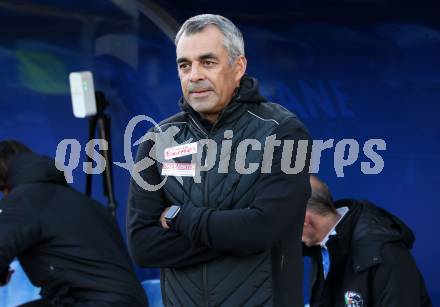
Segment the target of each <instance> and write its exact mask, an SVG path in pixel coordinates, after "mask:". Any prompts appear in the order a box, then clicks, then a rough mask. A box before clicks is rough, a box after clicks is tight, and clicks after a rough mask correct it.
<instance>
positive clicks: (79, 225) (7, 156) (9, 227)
mask: <svg viewBox="0 0 440 307" xmlns="http://www.w3.org/2000/svg"><path fill="white" fill-rule="evenodd" d="M0 190H1V191H2V192H3V194H4V197H3V199H2V200H1V201H0V272H1V276H3V277H4V278H5V280H3V283H6V282H7V279H8V277H9V275H10V274H9V273H8V272H9V264H10V263H11V261H12V260H13V259H14V258H15V257H17V258H18V260H19V262H20V264H21V266H22V267H23V269H24V271H25V273H26V274H27V276H28V277H29V279H30V281H31V282H32V284H33V285H35V286H37V287H41V293H40V294H41V300H39V301H35V302H31V303H28V304H26V305H25V306H56V307H59V306H60V307H61V306H66V307H67V306H103V307H104V306H108V307H110V306H113V307H121V306H124V307H126V306H127V307H144V306H147V305H148V304H147V300H146V297H145V294H144V291H143V289H142V287H141V285H140V283H139V282H138V280H137V279H136V276H135V274H134V271H133V269H132V266H131V263H130V257H129V255H128V252H127V250H126V247H125V245H124V242H123V239H122V236H121V234H120V232H119V229H118V226H117V224H116V222H115V220H114V218H112V216H111V215H110V213H109V212H107V210H106V209H105V208H104V207H103V206H102V205H101V204H99V203H97V202H95V201H94V200H92V199H91V198H88V197H86V196H84V195H82V194H81V193H79V192H78V191H76V190H75V189H73V188H71V187H69V186H68V185H67V183H66V181H65V179H64V174H63V173H62V172H60V171H59V170H57V168H56V167H55V161H54V160H52V159H50V158H48V157H44V156H40V155H37V154H34V153H32V152H30V150H29V149H28V148H27V147H26V146H25V145H23V144H20V143H18V142H16V141H2V142H0ZM12 278H13V276H12Z"/></svg>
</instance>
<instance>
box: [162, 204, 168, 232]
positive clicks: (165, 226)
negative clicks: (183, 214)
mask: <svg viewBox="0 0 440 307" xmlns="http://www.w3.org/2000/svg"><path fill="white" fill-rule="evenodd" d="M168 210H170V207H167V208H165V210H163V212H162V214H161V215H160V224H161V225H162V227H163V228H164V229H166V230H169V229H170V226H168V224H167V221H166V220H165V214H166V213H167V212H168Z"/></svg>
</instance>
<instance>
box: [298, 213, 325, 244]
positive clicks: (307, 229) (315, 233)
mask: <svg viewBox="0 0 440 307" xmlns="http://www.w3.org/2000/svg"><path fill="white" fill-rule="evenodd" d="M315 218H316V216H315V214H313V213H311V212H309V211H306V216H305V219H304V226H303V234H302V241H303V243H304V244H305V245H307V246H314V245H318V244H319V243H320V242H321V241H322V238H321V236H320V231H319V230H318V227H317V226H318V225H317V223H318V222H317V220H316V219H315Z"/></svg>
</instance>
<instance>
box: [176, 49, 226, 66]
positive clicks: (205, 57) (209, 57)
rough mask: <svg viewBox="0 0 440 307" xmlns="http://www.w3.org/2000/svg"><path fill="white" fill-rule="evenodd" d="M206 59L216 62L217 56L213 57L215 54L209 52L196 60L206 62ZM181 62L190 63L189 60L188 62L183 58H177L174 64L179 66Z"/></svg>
mask: <svg viewBox="0 0 440 307" xmlns="http://www.w3.org/2000/svg"><path fill="white" fill-rule="evenodd" d="M207 59H214V60H218V56H217V55H215V54H214V53H212V52H209V53H205V54H202V55H200V56H199V57H198V60H199V61H203V60H207ZM183 62H190V60H188V59H187V58H185V57H182V58H178V59H177V60H176V63H177V64H180V63H183Z"/></svg>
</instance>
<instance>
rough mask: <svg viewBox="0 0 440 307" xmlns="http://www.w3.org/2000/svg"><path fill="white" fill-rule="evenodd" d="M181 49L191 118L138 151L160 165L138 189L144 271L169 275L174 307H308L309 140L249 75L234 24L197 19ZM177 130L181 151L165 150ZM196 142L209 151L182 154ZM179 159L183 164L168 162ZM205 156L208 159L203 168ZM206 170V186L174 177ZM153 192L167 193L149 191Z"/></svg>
mask: <svg viewBox="0 0 440 307" xmlns="http://www.w3.org/2000/svg"><path fill="white" fill-rule="evenodd" d="M176 46H177V47H176V50H177V65H178V71H179V77H180V81H181V85H182V91H183V98H182V99H181V100H180V107H181V109H182V112H181V113H178V114H176V115H175V116H172V117H171V118H169V119H167V120H165V121H164V122H162V123H161V124H159V125H158V127H154V128H153V129H152V130H151V131H150V132H153V133H149V135H150V137H151V138H149V139H147V140H144V142H143V143H142V144H141V145H140V147H139V149H138V154H137V157H136V161H137V164H143V163H144V162H148V160H147V159H146V158H148V157H152V158H153V156H155V157H157V159H156V161H154V163H151V162H150V163H146V164H144V165H147V164H150V166H149V167H146V168H145V169H144V170H140V173H139V174H140V177H141V178H142V180H143V181H141V182H140V181H139V180H138V179H139V178H137V179H136V178H133V180H132V182H131V187H130V195H129V204H128V221H127V224H128V232H129V233H128V237H129V246H130V249H131V253H132V256H133V257H134V259H135V261H136V262H137V263H138V264H139V265H141V266H145V267H160V268H162V270H161V286H162V294H163V301H164V304H165V306H184V307H187V306H206V307H209V306H212V307H214V306H283V307H284V306H286V307H289V306H303V297H302V249H301V231H302V225H303V221H304V214H305V207H306V202H307V199H308V198H309V195H310V183H309V174H308V172H307V170H308V163H309V162H308V161H309V154H307V149H309V148H310V146H308V147H307V148H305V149H306V150H305V151H304V155H303V157H304V159H303V160H301V161H302V163H301V162H299V163H298V165H300V164H302V169H301V167H298V169H297V170H293V166H292V165H295V166H297V164H296V163H295V158H296V157H297V155H296V154H297V153H301V152H302V151H301V150H299V145H298V146H297V144H298V143H303V144H306V145H310V142H308V141H309V135H308V133H307V131H306V129H305V127H304V125H303V124H302V123H301V122H300V121H299V119H298V118H297V117H296V116H295V115H294V114H292V113H291V112H289V111H288V110H286V109H285V108H283V107H282V106H280V105H278V104H275V103H269V102H267V101H266V99H265V98H264V97H262V96H261V95H260V93H259V89H258V82H257V80H256V79H255V78H252V77H250V76H247V75H245V68H246V59H245V57H244V49H243V48H244V47H243V39H242V37H241V33H240V31H239V30H238V29H237V28H236V27H235V25H234V24H233V23H232V22H230V21H229V20H228V19H226V18H224V17H221V16H218V15H199V16H195V17H193V18H191V19H189V20H188V21H186V22H185V23H184V25H183V26H182V28H181V30H180V31H179V33H178V34H177V38H176ZM172 129H174V130H175V131H178V132H177V134H175V136H174V138H173V140H169V141H170V144H172V142H174V143H175V144H174V145H170V146H168V149H170V147H171V149H170V150H169V151H167V149H164V150H161V149H160V148H161V147H160V146H158V142H157V141H159V140H161V139H164V137H161V136H160V133H159V132H160V130H162V131H163V133H162V136H163V135H164V134H166V133H167V132H169V131H171V130H172ZM153 136H156V138H154V137H153ZM207 139H209V140H211V141H213V142H215V143H216V144H218V145H219V148H218V150H217V151H216V150H215V149H214V148H213V147H212V146H203V145H202V144H203V142H204V141H207ZM225 139H226V141H225ZM188 140H189V141H188ZM268 140H269V141H268ZM270 140H273V141H274V142H273V144H272V145H273V146H268V143H270ZM275 140H277V141H275ZM162 141H163V140H162ZM223 141H225V142H223ZM301 141H304V142H301ZM185 142H186V143H188V142H193V143H196V146H197V147H196V148H197V150H195V149H193V150H181V151H178V150H177V149H175V150H174V151H173V147H172V146H174V147H175V146H176V145H179V144H182V143H185ZM228 142H229V145H227V144H228ZM246 142H248V144H247V145H246ZM193 143H192V144H193ZM275 143H276V144H275ZM259 144H260V145H261V144H263V145H261V146H259ZM286 144H287V145H286ZM289 144H290V145H293V144H294V145H295V146H289ZM243 145H246V146H243ZM281 145H283V146H281ZM264 146H265V148H264V150H263V147H264ZM165 147H167V146H165ZM249 147H250V148H249ZM188 148H190V146H189V145H188ZM188 148H187V149H188ZM228 148H229V149H230V154H228V153H227V152H228ZM283 148H284V149H285V150H284V152H283ZM248 149H249V150H248ZM266 149H267V150H266ZM196 151H197V152H196ZM182 152H183V154H182V155H181V153H182ZM173 153H178V154H176V155H179V156H178V157H175V158H173V159H169V160H165V161H163V162H161V161H160V157H164V155H165V158H166V156H167V155H171V156H172V155H173ZM228 156H229V157H228ZM299 156H301V155H299ZM194 157H199V158H200V159H196V160H197V161H196V162H194V163H193V162H191V161H192V159H193V158H194ZM243 158H244V159H243ZM211 159H212V160H211ZM142 160H143V161H144V162H143V161H142ZM202 160H203V161H205V162H206V163H208V162H209V161H212V162H213V163H212V167H211V168H208V167H205V168H206V169H205V170H203V171H201V174H200V176H199V179H200V180H199V181H198V180H197V175H194V174H193V175H190V176H181V175H180V174H181V173H180V172H174V173H169V172H168V170H169V169H170V167H171V168H172V167H173V166H176V167H177V166H182V165H183V166H185V167H188V168H189V169H191V167H192V166H193V165H194V166H195V168H196V170H199V169H201V168H202V167H203V166H205V164H202V163H199V162H200V161H202ZM243 160H244V161H243ZM268 161H270V162H273V163H272V165H271V167H269V166H268V164H270V163H266V162H268ZM170 162H172V163H170ZM165 166H166V167H165ZM240 166H241V167H240ZM291 166H292V169H290V170H291V171H290V170H287V168H289V167H291ZM251 167H253V168H254V169H253V171H250V169H251ZM243 168H244V169H243ZM263 168H264V169H263ZM166 173H168V174H169V176H168V177H166V176H165V174H166ZM144 182H147V183H148V184H149V185H151V186H157V187H158V188H157V189H155V190H154V189H150V190H148V189H144V188H143V186H142V184H143V183H144ZM161 182H164V183H163V185H162V186H160V185H161ZM170 213H172V214H170ZM292 238H293V240H292Z"/></svg>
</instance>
